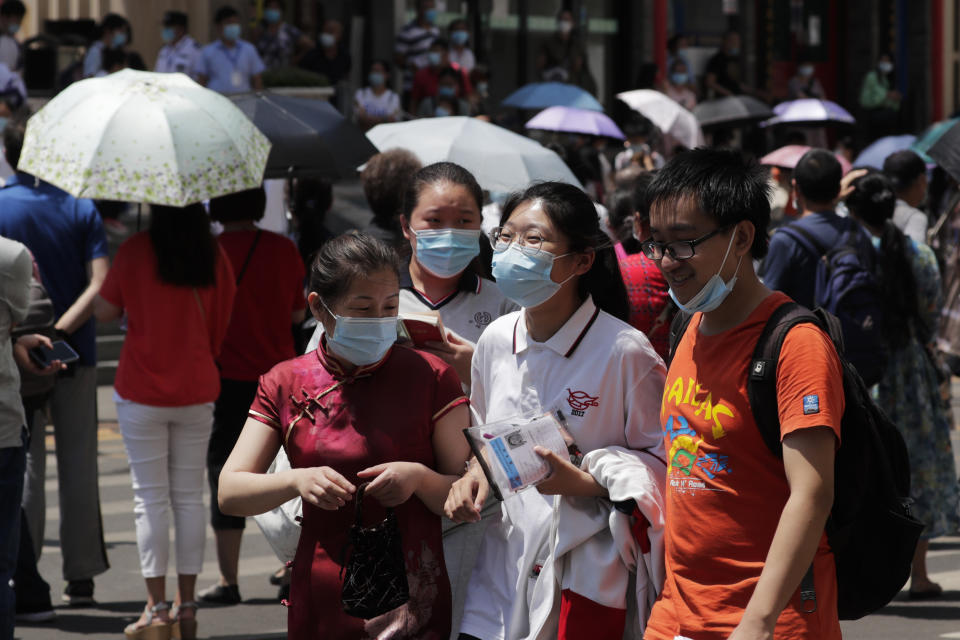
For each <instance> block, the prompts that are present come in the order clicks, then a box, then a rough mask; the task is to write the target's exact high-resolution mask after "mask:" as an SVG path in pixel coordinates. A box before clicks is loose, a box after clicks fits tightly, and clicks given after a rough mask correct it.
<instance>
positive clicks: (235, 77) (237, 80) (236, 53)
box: [223, 43, 243, 89]
mask: <svg viewBox="0 0 960 640" xmlns="http://www.w3.org/2000/svg"><path fill="white" fill-rule="evenodd" d="M231 48H232V49H233V52H232V53H231V52H230V49H231ZM223 54H224V55H225V56H226V57H227V61H228V62H229V63H230V85H231V86H232V87H234V88H236V89H239V88H241V87H243V74H242V73H240V69H239V67H238V65H239V63H240V56H241V55H243V52H242V51H241V50H240V43H234V45H233V47H228V46H226V45H223Z"/></svg>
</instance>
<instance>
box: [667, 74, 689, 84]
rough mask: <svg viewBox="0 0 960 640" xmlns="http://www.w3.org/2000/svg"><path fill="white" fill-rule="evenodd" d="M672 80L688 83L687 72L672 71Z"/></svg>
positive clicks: (678, 82) (674, 82) (676, 82)
mask: <svg viewBox="0 0 960 640" xmlns="http://www.w3.org/2000/svg"><path fill="white" fill-rule="evenodd" d="M670 82H672V83H673V84H687V74H685V73H671V74H670Z"/></svg>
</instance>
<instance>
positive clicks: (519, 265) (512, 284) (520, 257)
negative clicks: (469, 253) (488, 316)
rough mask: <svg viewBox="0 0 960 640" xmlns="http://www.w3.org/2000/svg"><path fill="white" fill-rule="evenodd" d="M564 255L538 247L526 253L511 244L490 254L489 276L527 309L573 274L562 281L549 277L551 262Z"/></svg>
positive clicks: (504, 291)
mask: <svg viewBox="0 0 960 640" xmlns="http://www.w3.org/2000/svg"><path fill="white" fill-rule="evenodd" d="M568 255H570V254H569V253H565V254H563V255H560V256H555V255H553V254H552V253H550V252H549V251H544V250H542V249H541V250H540V252H539V253H537V254H536V255H532V256H528V255H526V254H525V253H523V251H521V250H520V247H519V246H517V245H516V244H511V245H509V246H508V247H507V248H506V250H505V251H501V252H499V253H494V254H493V277H494V278H496V280H497V287H499V288H500V291H501V293H503V295H505V296H507V297H508V298H510V299H511V300H513V301H514V302H516V303H517V304H518V305H520V306H521V307H525V308H527V309H531V308H533V307H538V306H540V305H541V304H543V303H544V302H546V301H547V300H549V299H550V298H552V297H553V294H555V293H556V292H557V291H559V290H560V287H561V286H563V284H564V283H565V282H566V281H567V280H569V279H570V278H572V277H573V276H572V275H571V276H570V278H567V280H564V281H563V282H554V281H553V280H551V279H550V273H551V272H552V271H553V262H554V261H555V260H556V259H557V258H562V257H563V256H568Z"/></svg>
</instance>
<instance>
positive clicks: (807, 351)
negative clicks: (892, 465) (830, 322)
mask: <svg viewBox="0 0 960 640" xmlns="http://www.w3.org/2000/svg"><path fill="white" fill-rule="evenodd" d="M777 406H778V407H779V413H780V439H781V440H782V439H783V437H784V436H785V435H787V434H788V433H791V432H793V431H796V430H798V429H808V428H810V427H829V428H830V429H832V430H833V432H834V434H835V435H836V437H837V444H838V446H839V443H840V420H841V419H842V418H843V410H844V394H843V369H842V367H841V365H840V359H839V357H838V356H837V352H836V349H834V346H833V342H832V341H831V340H830V337H829V336H828V335H827V334H825V333H824V332H823V331H821V330H820V329H819V328H818V327H815V326H814V325H811V324H801V325H797V326H796V327H794V328H793V329H791V330H790V332H789V333H788V334H787V337H786V338H785V339H784V341H783V348H782V349H781V351H780V362H779V364H778V366H777Z"/></svg>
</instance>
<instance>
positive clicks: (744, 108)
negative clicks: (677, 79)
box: [693, 96, 774, 129]
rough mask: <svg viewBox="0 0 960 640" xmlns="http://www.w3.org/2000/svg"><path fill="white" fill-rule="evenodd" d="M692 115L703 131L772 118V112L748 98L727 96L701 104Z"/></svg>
mask: <svg viewBox="0 0 960 640" xmlns="http://www.w3.org/2000/svg"><path fill="white" fill-rule="evenodd" d="M693 115H695V116H696V117H697V121H698V122H699V123H700V126H701V127H703V128H704V129H705V128H707V127H716V126H720V125H724V126H728V127H733V126H736V125H741V124H748V123H751V122H756V121H758V120H766V119H767V118H771V117H773V115H774V114H773V110H772V109H771V108H770V107H768V106H767V105H765V104H764V103H762V102H760V101H759V100H757V99H756V98H751V97H750V96H727V97H726V98H718V99H716V100H707V101H706V102H701V103H700V104H698V105H697V106H695V107H694V108H693Z"/></svg>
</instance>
